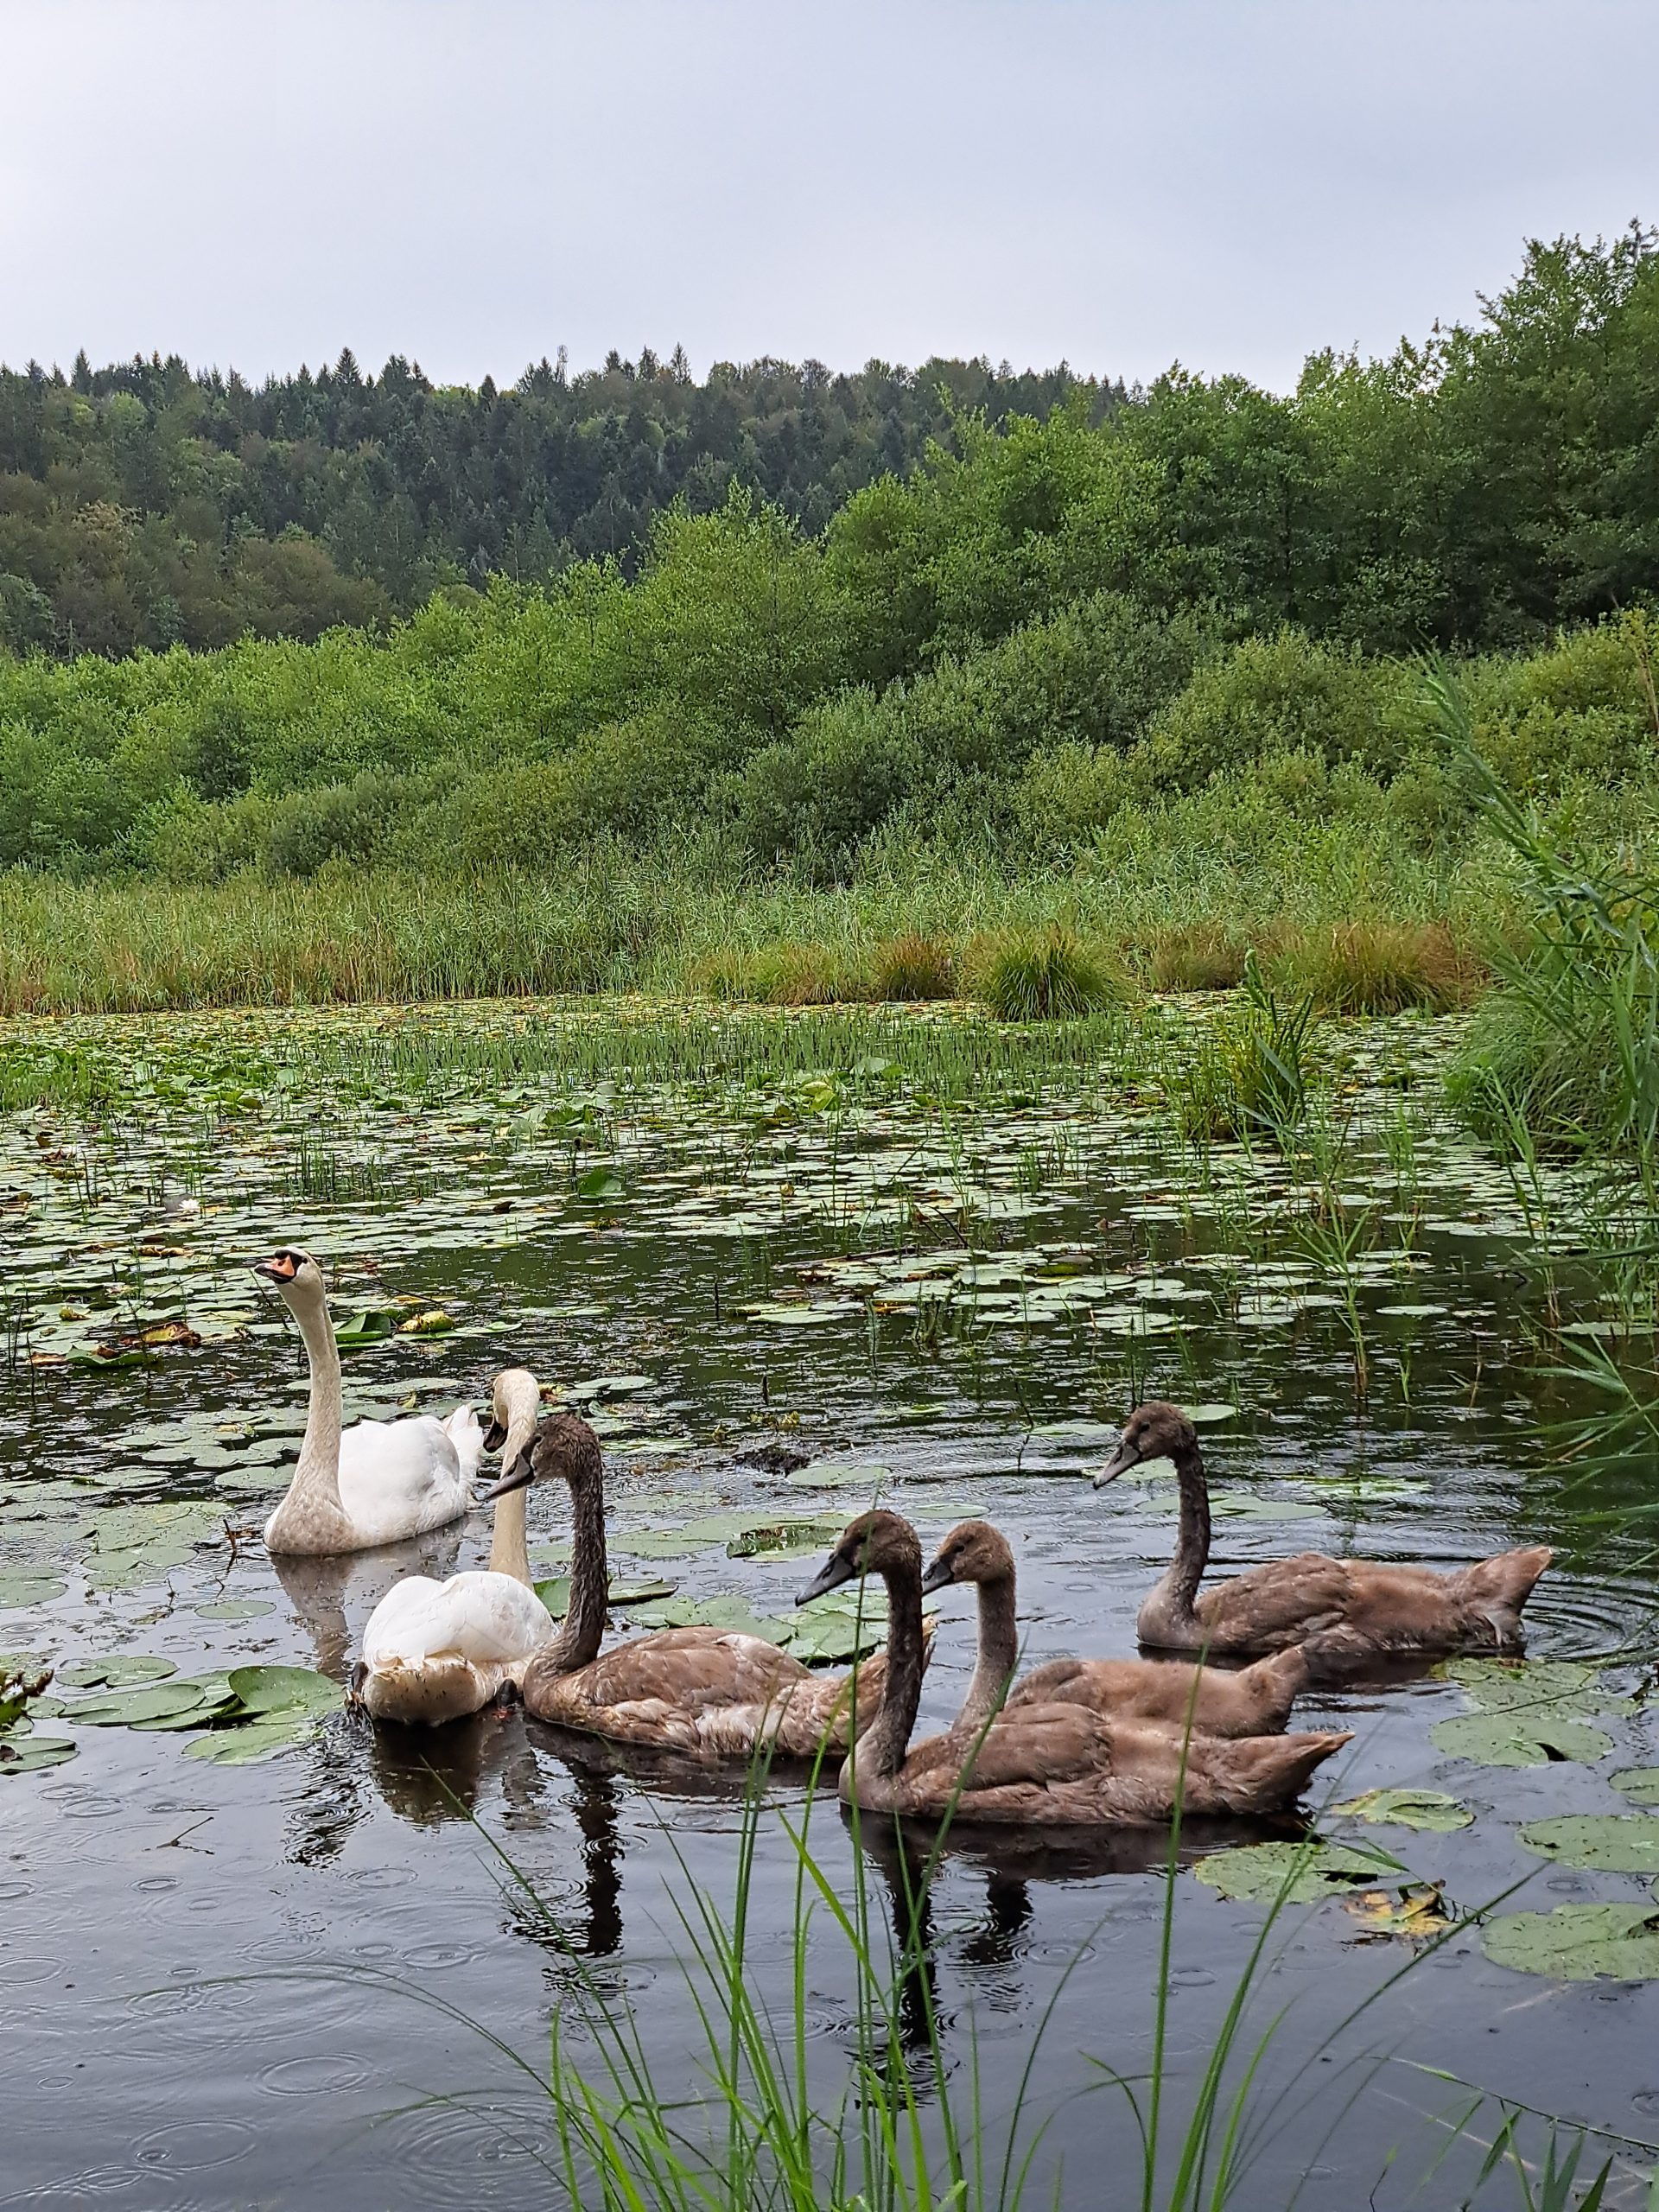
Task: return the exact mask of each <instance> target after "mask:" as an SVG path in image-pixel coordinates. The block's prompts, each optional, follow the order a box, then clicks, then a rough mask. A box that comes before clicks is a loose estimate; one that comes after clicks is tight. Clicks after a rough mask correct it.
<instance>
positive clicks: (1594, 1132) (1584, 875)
mask: <svg viewBox="0 0 1659 2212" xmlns="http://www.w3.org/2000/svg"><path fill="white" fill-rule="evenodd" d="M1427 691H1428V696H1429V699H1430V702H1431V704H1432V706H1433V710H1434V712H1435V714H1436V715H1437V718H1438V720H1439V723H1440V729H1441V732H1442V734H1443V737H1444V739H1445V741H1446V747H1447V749H1448V752H1449V753H1450V755H1451V757H1452V760H1453V761H1454V763H1455V764H1456V766H1458V768H1459V771H1460V772H1461V773H1462V774H1463V776H1464V777H1465V779H1466V780H1467V782H1468V785H1469V786H1470V788H1471V790H1472V791H1473V792H1474V794H1475V797H1476V798H1477V799H1478V804H1479V806H1480V809H1481V812H1482V816H1483V817H1484V822H1485V823H1486V825H1487V827H1488V829H1489V831H1490V833H1491V835H1492V836H1495V837H1496V838H1497V839H1498V840H1499V841H1500V842H1502V843H1503V845H1504V846H1505V847H1506V848H1507V849H1508V850H1509V851H1510V853H1511V854H1512V855H1513V856H1514V858H1515V860H1516V863H1517V880H1518V893H1519V896H1518V916H1517V925H1516V929H1515V931H1514V934H1513V937H1512V938H1511V940H1510V942H1508V943H1504V942H1501V941H1500V942H1497V943H1495V944H1494V945H1493V947H1492V951H1491V957H1492V959H1493V962H1494V964H1495V966H1496V968H1497V973H1498V977H1499V981H1500V984H1501V988H1500V989H1498V990H1497V992H1495V993H1494V994H1493V995H1492V996H1491V998H1490V999H1489V1000H1488V1001H1487V1002H1486V1004H1485V1005H1484V1007H1483V1008H1482V1010H1481V1013H1480V1014H1479V1016H1478V1020H1477V1022H1476V1024H1475V1027H1474V1029H1473V1031H1472V1032H1471V1036H1470V1039H1469V1041H1468V1045H1467V1047H1466V1049H1465V1052H1464V1054H1463V1056H1462V1058H1461V1059H1460V1061H1459V1064H1458V1065H1457V1067H1456V1068H1455V1069H1454V1070H1453V1072H1452V1097H1453V1099H1454V1101H1455V1103H1458V1104H1459V1106H1460V1107H1461V1108H1462V1109H1463V1110H1464V1112H1465V1114H1466V1115H1467V1116H1469V1118H1470V1119H1471V1121H1472V1122H1474V1123H1475V1124H1476V1125H1477V1126H1478V1127H1479V1128H1481V1129H1482V1130H1483V1132H1484V1133H1485V1134H1487V1135H1491V1136H1493V1137H1495V1138H1497V1139H1498V1140H1499V1141H1503V1139H1504V1137H1505V1135H1506V1133H1507V1131H1508V1129H1509V1128H1510V1125H1511V1124H1512V1122H1513V1120H1514V1117H1515V1116H1519V1117H1520V1119H1521V1120H1522V1121H1523V1122H1525V1124H1526V1126H1527V1128H1529V1131H1530V1132H1531V1133H1532V1135H1533V1136H1534V1137H1535V1139H1536V1140H1538V1141H1541V1142H1544V1143H1547V1144H1553V1145H1557V1146H1562V1147H1567V1148H1570V1149H1574V1150H1579V1151H1584V1152H1589V1153H1596V1154H1622V1155H1624V1156H1625V1157H1627V1158H1629V1159H1630V1160H1632V1161H1633V1162H1634V1164H1635V1166H1636V1167H1637V1172H1638V1173H1639V1174H1640V1177H1641V1179H1642V1185H1643V1192H1644V1195H1645V1197H1646V1198H1647V1201H1648V1203H1649V1206H1653V1205H1659V874H1656V872H1655V869H1654V868H1653V865H1652V863H1651V861H1648V860H1646V859H1644V857H1643V855H1642V854H1641V852H1640V850H1639V849H1634V848H1632V849H1624V850H1619V851H1614V852H1612V853H1586V852H1585V851H1583V850H1581V849H1578V848H1577V847H1576V846H1575V844H1574V842H1573V840H1572V839H1571V837H1570V836H1567V835H1565V834H1563V832H1562V830H1561V829H1560V828H1558V827H1557V826H1556V825H1554V824H1552V823H1549V822H1548V821H1547V820H1546V819H1545V818H1544V817H1542V816H1541V813H1540V812H1539V810H1537V809H1536V808H1535V807H1533V806H1530V805H1529V804H1526V803H1525V802H1524V801H1522V799H1519V798H1516V796H1515V794H1514V793H1513V792H1512V791H1510V789H1509V788H1508V786H1507V785H1505V784H1504V783H1503V779H1501V778H1500V777H1499V776H1498V775H1497V772H1495V771H1494V769H1493V768H1492V767H1491V765H1490V763H1489V762H1488V761H1487V760H1485V758H1484V755H1483V754H1482V753H1481V752H1480V750H1479V748H1478V746H1477V745H1476V742H1475V734H1474V729H1473V726H1472V723H1471V717H1470V713H1469V709H1468V705H1467V702H1466V701H1465V698H1464V696H1463V693H1462V690H1461V689H1460V688H1459V684H1458V683H1456V681H1455V680H1454V679H1453V678H1452V677H1451V676H1450V675H1449V674H1448V673H1447V672H1446V671H1444V670H1436V671H1433V673H1432V674H1431V675H1430V677H1429V678H1428V682H1427Z"/></svg>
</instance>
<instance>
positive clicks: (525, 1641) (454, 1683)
mask: <svg viewBox="0 0 1659 2212" xmlns="http://www.w3.org/2000/svg"><path fill="white" fill-rule="evenodd" d="M494 1402H495V1420H494V1421H493V1423H492V1425H491V1427H490V1432H489V1434H488V1436H487V1437H486V1440H485V1442H486V1446H488V1447H489V1448H492V1449H493V1447H494V1446H496V1445H497V1444H502V1443H504V1444H505V1456H506V1464H507V1465H509V1466H511V1465H512V1463H513V1461H514V1460H515V1459H517V1458H518V1455H519V1453H520V1452H524V1451H525V1450H527V1449H528V1448H529V1446H530V1442H531V1438H532V1437H533V1436H534V1435H535V1433H536V1421H537V1415H538V1414H540V1412H541V1409H542V1397H541V1391H540V1389H538V1387H537V1382H536V1377H535V1376H533V1375H532V1374H531V1373H530V1372H529V1370H527V1369H525V1368H523V1367H509V1368H506V1369H505V1370H503V1371H502V1372H501V1373H500V1374H499V1375H498V1376H496V1378H495V1390H494ZM527 1496H528V1492H527V1491H524V1489H522V1488H520V1489H518V1490H512V1491H506V1492H505V1494H504V1495H502V1496H501V1497H499V1499H498V1500H497V1503H496V1508H495V1533H494V1535H493V1538H492V1539H491V1543H490V1564H489V1567H488V1568H487V1569H486V1570H481V1571H480V1570H474V1571H472V1572H469V1573H466V1574H452V1575H451V1576H450V1577H449V1579H448V1581H447V1582H435V1581H434V1580H432V1578H431V1576H430V1575H427V1574H411V1575H409V1576H408V1577H406V1578H405V1580H403V1581H402V1582H400V1583H398V1585H397V1587H396V1589H393V1590H389V1591H387V1592H386V1594H385V1597H384V1598H383V1599H381V1600H380V1602H379V1604H378V1605H377V1606H376V1607H375V1609H374V1611H373V1612H372V1614H371V1616H370V1618H369V1624H368V1626H367V1627H366V1628H365V1630H364V1631H363V1658H362V1662H361V1664H360V1665H359V1668H358V1669H357V1672H356V1675H355V1676H354V1678H353V1684H352V1688H353V1694H354V1695H355V1697H356V1698H357V1700H358V1702H359V1704H360V1705H361V1706H362V1707H364V1709H365V1711H366V1712H368V1713H372V1715H373V1717H374V1719H377V1720H403V1721H419V1722H425V1723H427V1724H429V1725H430V1724H435V1723H436V1722H438V1721H442V1720H458V1719H461V1716H462V1715H463V1714H464V1713H477V1712H479V1711H480V1710H481V1709H482V1707H485V1706H486V1705H487V1704H488V1703H489V1701H490V1700H491V1699H492V1698H493V1696H494V1695H495V1694H496V1693H497V1691H498V1690H499V1689H500V1688H502V1686H503V1684H504V1683H506V1682H510V1681H511V1682H518V1683H522V1682H523V1681H524V1669H525V1668H526V1667H527V1666H528V1665H529V1664H530V1662H531V1659H532V1658H533V1657H534V1656H535V1655H536V1653H537V1651H539V1650H540V1649H541V1648H542V1646H543V1644H544V1643H550V1642H551V1640H552V1637H553V1630H554V1622H553V1618H552V1616H551V1614H550V1612H549V1611H548V1610H547V1607H546V1606H545V1605H543V1603H542V1601H541V1599H539V1598H538V1597H537V1595H536V1592H535V1591H534V1589H533V1588H532V1587H531V1580H530V1555H529V1553H528V1552H527V1551H526V1549H525V1547H524V1501H525V1498H526V1497H527Z"/></svg>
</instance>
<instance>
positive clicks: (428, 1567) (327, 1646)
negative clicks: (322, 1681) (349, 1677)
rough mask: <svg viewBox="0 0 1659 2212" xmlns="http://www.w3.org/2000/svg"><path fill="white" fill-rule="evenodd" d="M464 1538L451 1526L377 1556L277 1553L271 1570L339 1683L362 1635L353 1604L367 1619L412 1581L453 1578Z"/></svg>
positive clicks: (387, 1546)
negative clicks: (409, 1577) (415, 1578)
mask: <svg viewBox="0 0 1659 2212" xmlns="http://www.w3.org/2000/svg"><path fill="white" fill-rule="evenodd" d="M460 1556H461V1526H460V1523H459V1522H451V1524H450V1525H449V1526H448V1528H445V1529H429V1531H428V1533H427V1534H426V1535H423V1536H411V1537H410V1538H409V1539H408V1541H406V1542H404V1543H401V1544H383V1545H381V1546H380V1548H378V1550H376V1551H372V1552H335V1553H332V1554H330V1553H322V1554H304V1553H300V1552H273V1553H272V1554H271V1555H270V1565H271V1570H272V1572H273V1573H275V1575H276V1577H277V1580H278V1582H280V1583H281V1584H282V1586H283V1595H284V1596H285V1597H286V1598H287V1599H288V1602H289V1605H291V1606H292V1607H293V1609H294V1614H295V1618H296V1619H297V1620H298V1622H299V1623H300V1624H301V1626H302V1628H303V1629H304V1630H305V1631H306V1633H307V1635H308V1636H309V1637H310V1638H311V1643H312V1649H314V1650H315V1653H316V1659H317V1665H318V1668H319V1669H321V1672H322V1673H323V1674H325V1675H333V1676H334V1678H335V1680H336V1681H338V1680H339V1679H340V1677H341V1676H342V1675H344V1674H345V1671H346V1654H347V1652H348V1651H350V1650H351V1649H352V1647H353V1644H354V1643H355V1642H356V1640H357V1637H358V1634H359V1630H358V1629H355V1628H353V1625H352V1623H351V1620H350V1618H348V1616H347V1611H346V1607H347V1604H348V1602H349V1604H350V1606H351V1610H352V1612H353V1613H357V1612H359V1611H360V1612H361V1613H362V1614H363V1615H365V1616H366V1615H368V1614H369V1613H371V1612H372V1611H373V1610H374V1608H375V1606H376V1605H378V1604H379V1602H380V1600H381V1599H382V1598H384V1597H385V1594H386V1592H387V1591H388V1590H390V1589H391V1588H392V1586H394V1584H396V1583H398V1582H401V1581H403V1580H404V1577H405V1576H406V1575H410V1574H430V1575H435V1576H443V1575H447V1574H452V1573H454V1568H455V1562H456V1560H458V1559H459V1558H460Z"/></svg>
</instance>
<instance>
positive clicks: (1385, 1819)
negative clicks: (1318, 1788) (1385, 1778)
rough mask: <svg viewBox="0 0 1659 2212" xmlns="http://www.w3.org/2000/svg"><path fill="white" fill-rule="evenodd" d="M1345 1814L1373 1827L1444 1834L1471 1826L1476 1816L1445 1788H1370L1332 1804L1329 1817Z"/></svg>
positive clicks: (1333, 1818)
mask: <svg viewBox="0 0 1659 2212" xmlns="http://www.w3.org/2000/svg"><path fill="white" fill-rule="evenodd" d="M1344 1814H1345V1815H1347V1817H1348V1818H1349V1819H1350V1820H1355V1821H1365V1822H1366V1823H1367V1824H1368V1825H1370V1826H1373V1827H1402V1828H1423V1829H1427V1830H1428V1831H1430V1832H1431V1833H1432V1834H1440V1835H1449V1834H1452V1833H1454V1832H1455V1831H1456V1830H1457V1829H1459V1828H1466V1827H1471V1825H1472V1824H1473V1821H1474V1817H1475V1816H1474V1815H1473V1814H1472V1813H1471V1811H1470V1809H1469V1808H1468V1807H1467V1806H1466V1805H1465V1804H1464V1803H1463V1802H1462V1800H1461V1799H1460V1798H1457V1797H1452V1796H1448V1795H1447V1793H1446V1791H1445V1790H1444V1789H1368V1790H1366V1791H1365V1792H1364V1793H1363V1796H1358V1797H1350V1798H1348V1799H1346V1800H1345V1801H1344V1802H1343V1803H1342V1804H1340V1805H1332V1808H1331V1810H1330V1815H1329V1817H1330V1818H1331V1819H1332V1820H1336V1819H1338V1817H1339V1816H1341V1815H1344Z"/></svg>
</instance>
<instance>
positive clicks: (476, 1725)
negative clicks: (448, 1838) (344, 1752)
mask: <svg viewBox="0 0 1659 2212" xmlns="http://www.w3.org/2000/svg"><path fill="white" fill-rule="evenodd" d="M352 1726H353V1732H359V1731H360V1733H359V1738H358V1740H359V1746H362V1747H365V1748H366V1764H367V1768H368V1771H369V1775H370V1777H371V1778H372V1781H373V1783H374V1786H375V1788H376V1789H378V1792H379V1794H380V1796H381V1799H382V1801H383V1802H385V1805H386V1807H387V1808H388V1809H389V1810H390V1811H391V1812H393V1813H396V1814H397V1817H398V1818H399V1820H404V1821H409V1822H410V1826H411V1827H422V1828H429V1827H442V1824H443V1823H444V1821H466V1820H470V1819H472V1818H473V1817H474V1815H481V1816H482V1817H483V1818H484V1819H485V1821H486V1825H493V1822H494V1821H495V1820H496V1817H497V1815H500V1816H502V1817H503V1818H504V1819H505V1822H506V1823H507V1824H508V1825H510V1826H511V1827H515V1828H518V1829H524V1828H531V1827H537V1828H539V1827H546V1826H548V1825H549V1824H550V1821H552V1820H553V1819H554V1818H556V1808H554V1806H553V1805H552V1804H551V1802H550V1796H549V1791H548V1787H547V1778H546V1777H545V1776H544V1775H543V1773H542V1771H541V1769H540V1768H539V1767H538V1766H537V1762H536V1754H535V1752H534V1751H533V1750H532V1749H531V1745H530V1744H529V1742H528V1740H527V1739H526V1738H525V1735H524V1724H523V1722H522V1720H521V1719H520V1718H519V1716H518V1713H516V1712H512V1713H509V1712H505V1711H504V1710H502V1709H501V1708H500V1707H492V1708H491V1709H490V1710H489V1711H487V1712H485V1713H471V1714H468V1715H467V1718H466V1719H461V1720H455V1721H452V1722H451V1723H450V1724H449V1726H448V1727H447V1728H444V1729H442V1730H435V1729H431V1728H400V1727H396V1726H391V1725H389V1724H387V1723H385V1722H382V1723H381V1724H379V1725H378V1726H375V1725H372V1724H365V1723H364V1722H362V1721H360V1720H353V1724H352Z"/></svg>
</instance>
